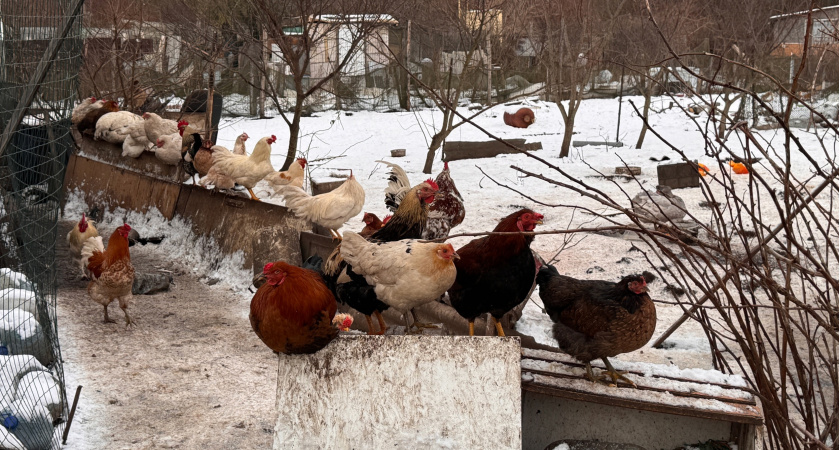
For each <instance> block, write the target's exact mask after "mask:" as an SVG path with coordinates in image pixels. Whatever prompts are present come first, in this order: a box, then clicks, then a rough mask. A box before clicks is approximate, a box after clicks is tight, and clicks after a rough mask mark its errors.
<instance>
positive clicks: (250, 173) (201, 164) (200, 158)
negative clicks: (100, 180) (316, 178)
mask: <svg viewBox="0 0 840 450" xmlns="http://www.w3.org/2000/svg"><path fill="white" fill-rule="evenodd" d="M70 120H71V122H72V123H73V124H74V125H76V129H77V130H78V131H79V133H81V134H83V135H89V136H90V135H92V136H93V138H94V139H97V140H100V139H101V140H104V141H107V142H110V143H112V144H118V145H122V156H123V157H127V158H138V157H140V155H142V154H143V152H153V153H154V154H155V156H156V157H157V158H158V159H159V160H161V161H162V162H163V163H164V164H168V165H173V166H177V167H178V168H179V171H180V172H182V173H184V174H186V175H188V176H190V177H193V179H194V178H195V177H196V176H198V177H200V179H199V180H198V184H200V185H201V186H213V187H214V188H215V189H220V190H230V189H233V188H234V187H235V186H237V185H239V186H242V187H244V188H245V189H247V190H248V193H249V194H250V195H251V199H253V200H259V198H257V196H256V195H255V194H254V191H253V188H254V186H255V185H256V184H257V183H259V182H260V181H261V180H266V181H267V182H268V183H269V185H271V186H272V187H273V188H274V189H279V188H281V187H284V186H297V187H303V178H304V170H303V169H304V167H305V166H306V160H305V159H303V158H300V159H298V160H297V164H292V166H291V167H290V168H289V170H287V171H283V172H277V171H275V170H274V167H272V165H271V144H273V143H274V142H275V141H276V140H277V138H276V137H274V136H268V137H264V138H262V139H260V140H259V141H257V144H256V146H255V147H254V150H253V152H251V154H250V155H248V154H247V152H246V150H245V141H247V140H248V138H249V136H248V134H247V133H242V134H240V135H239V136H238V137H237V138H236V142H235V143H234V147H233V150H232V151H231V150H229V149H227V148H225V147H223V146H221V145H213V143H212V142H210V141H205V140H203V139H202V138H201V134H200V133H199V132H198V130H197V129H195V128H193V127H192V126H190V124H189V123H188V122H187V121H183V120H182V121H180V122H176V121H174V120H169V119H164V118H162V117H160V116H159V115H157V114H155V113H144V114H143V115H142V116H139V115H137V114H134V113H132V112H130V111H120V110H119V106H118V105H117V103H116V102H115V101H112V100H101V99H100V100H96V99H95V98H94V97H90V98H87V99H85V100H83V101H82V102H81V103H80V104H79V105H78V106H76V107H75V108H74V109H73V113H72V115H71V118H70ZM179 179H181V177H180V176H179Z"/></svg>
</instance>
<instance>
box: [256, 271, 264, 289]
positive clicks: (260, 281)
mask: <svg viewBox="0 0 840 450" xmlns="http://www.w3.org/2000/svg"><path fill="white" fill-rule="evenodd" d="M253 283H254V287H255V288H257V289H259V288H260V286H262V285H264V284H265V274H262V273H261V274H259V275H257V276H256V277H254V281H253Z"/></svg>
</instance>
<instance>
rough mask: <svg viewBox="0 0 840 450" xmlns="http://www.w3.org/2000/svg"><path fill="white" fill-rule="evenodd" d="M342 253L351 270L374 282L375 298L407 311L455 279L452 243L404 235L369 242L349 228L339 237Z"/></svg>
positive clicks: (437, 294) (434, 296)
mask: <svg viewBox="0 0 840 450" xmlns="http://www.w3.org/2000/svg"><path fill="white" fill-rule="evenodd" d="M341 256H342V257H343V258H344V260H345V261H347V263H348V264H350V265H351V266H352V267H353V272H355V273H357V274H359V275H362V276H364V277H365V281H367V282H368V283H369V284H370V285H371V286H374V291H375V292H376V298H377V299H379V300H380V301H382V302H384V303H386V304H387V305H389V306H391V307H393V308H395V309H397V310H398V311H400V312H402V313H403V316H404V317H405V320H406V329H407V328H408V315H407V313H408V312H409V311H410V310H411V309H412V308H416V307H418V306H421V305H423V304H426V303H429V302H433V301H435V300H437V299H439V298H440V297H441V295H443V293H444V292H446V291H447V290H448V289H449V288H450V287H452V284H453V283H454V282H455V276H456V274H457V273H456V269H455V262H454V260H455V259H458V258H459V256H458V254H457V253H455V249H454V248H453V247H452V244H447V243H435V242H421V241H418V240H414V239H404V240H401V241H393V242H378V243H377V242H369V241H368V240H367V239H365V238H363V237H362V236H360V235H358V234H356V233H354V232H352V231H348V232H346V233H344V240H343V241H341Z"/></svg>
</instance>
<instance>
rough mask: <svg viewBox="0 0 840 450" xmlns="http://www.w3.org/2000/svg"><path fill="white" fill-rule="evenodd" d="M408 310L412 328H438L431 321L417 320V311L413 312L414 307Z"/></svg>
mask: <svg viewBox="0 0 840 450" xmlns="http://www.w3.org/2000/svg"><path fill="white" fill-rule="evenodd" d="M409 311H410V312H411V318H412V319H414V323H413V324H412V325H411V326H413V327H414V328H417V329H418V330H421V329H423V328H438V326H437V325H435V324H433V323H425V322H420V321H419V320H417V313H416V312H414V308H411V309H410V310H409Z"/></svg>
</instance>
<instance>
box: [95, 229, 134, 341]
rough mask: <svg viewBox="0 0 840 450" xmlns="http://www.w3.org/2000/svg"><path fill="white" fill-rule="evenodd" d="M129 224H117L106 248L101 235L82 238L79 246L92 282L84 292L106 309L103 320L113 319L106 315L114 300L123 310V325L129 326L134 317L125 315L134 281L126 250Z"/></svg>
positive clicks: (129, 257)
mask: <svg viewBox="0 0 840 450" xmlns="http://www.w3.org/2000/svg"><path fill="white" fill-rule="evenodd" d="M130 231H131V227H130V226H128V224H124V225H122V226H120V227H118V228H117V229H116V230H114V232H113V233H112V234H111V237H110V238H109V239H108V248H107V249H105V248H103V246H102V237H95V238H91V239H88V240H87V241H85V244H84V245H83V246H82V258H84V259H86V260H87V269H88V272H89V273H90V278H91V281H90V283H88V286H87V292H88V295H89V296H90V298H91V299H93V301H95V302H97V303H99V304H100V305H102V306H103V307H104V309H105V322H114V321H113V320H111V319H110V318H109V317H108V305H109V304H110V303H111V302H112V301H113V300H114V299H116V300H117V301H119V304H120V308H121V309H122V310H123V312H124V313H125V326H126V327H130V326H132V325H133V324H134V320H133V319H132V318H131V316H130V315H129V314H128V303H129V301H130V300H131V286H132V285H133V284H134V267H133V266H132V265H131V255H130V254H129V251H128V233H129V232H130Z"/></svg>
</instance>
